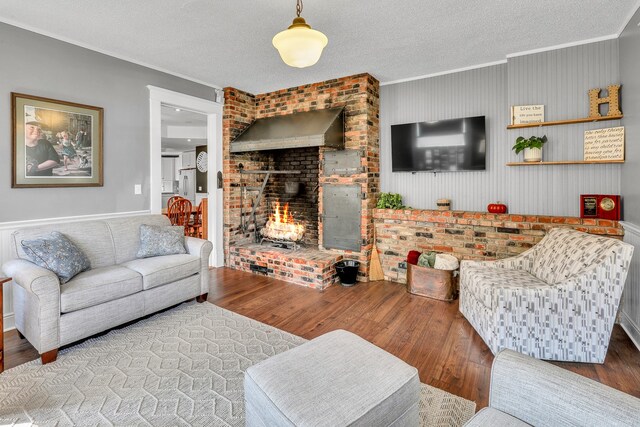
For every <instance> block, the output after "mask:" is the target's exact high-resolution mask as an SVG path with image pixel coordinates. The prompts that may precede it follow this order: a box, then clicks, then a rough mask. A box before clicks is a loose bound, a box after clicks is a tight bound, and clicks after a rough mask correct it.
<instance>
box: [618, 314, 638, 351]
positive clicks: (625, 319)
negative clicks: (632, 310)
mask: <svg viewBox="0 0 640 427" xmlns="http://www.w3.org/2000/svg"><path fill="white" fill-rule="evenodd" d="M620 326H622V329H624V331H625V332H626V333H627V335H629V338H631V341H633V343H634V344H635V346H636V348H637V349H638V350H640V327H638V325H636V324H635V323H634V322H633V320H631V318H629V316H627V313H625V312H624V311H623V312H621V313H620Z"/></svg>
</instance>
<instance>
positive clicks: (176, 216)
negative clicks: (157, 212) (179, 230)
mask: <svg viewBox="0 0 640 427" xmlns="http://www.w3.org/2000/svg"><path fill="white" fill-rule="evenodd" d="M191 209H192V206H191V202H190V201H189V200H187V199H184V198H182V197H181V198H179V199H176V200H175V201H174V202H173V203H172V204H171V205H170V206H169V209H168V211H167V216H168V217H169V220H170V221H171V224H173V225H179V226H183V227H184V232H185V235H188V232H189V220H190V218H191Z"/></svg>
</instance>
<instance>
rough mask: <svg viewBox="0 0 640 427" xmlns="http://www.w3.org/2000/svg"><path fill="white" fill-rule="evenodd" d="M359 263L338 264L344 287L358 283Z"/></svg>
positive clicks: (337, 268)
mask: <svg viewBox="0 0 640 427" xmlns="http://www.w3.org/2000/svg"><path fill="white" fill-rule="evenodd" d="M358 268H360V262H359V261H353V260H345V261H338V262H336V271H337V272H338V277H339V278H340V283H342V286H353V285H355V284H356V282H357V278H358Z"/></svg>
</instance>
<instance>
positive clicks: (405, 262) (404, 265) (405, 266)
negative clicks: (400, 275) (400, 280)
mask: <svg viewBox="0 0 640 427" xmlns="http://www.w3.org/2000/svg"><path fill="white" fill-rule="evenodd" d="M398 268H401V269H403V270H406V269H407V261H402V262H399V263H398Z"/></svg>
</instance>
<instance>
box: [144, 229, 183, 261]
mask: <svg viewBox="0 0 640 427" xmlns="http://www.w3.org/2000/svg"><path fill="white" fill-rule="evenodd" d="M186 253H187V250H186V249H185V247H184V227H179V226H173V225H166V226H160V225H147V224H142V225H140V248H139V249H138V254H137V257H138V258H149V257H152V256H163V255H176V254H186Z"/></svg>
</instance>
